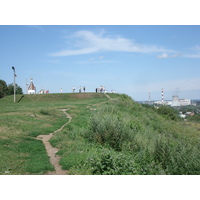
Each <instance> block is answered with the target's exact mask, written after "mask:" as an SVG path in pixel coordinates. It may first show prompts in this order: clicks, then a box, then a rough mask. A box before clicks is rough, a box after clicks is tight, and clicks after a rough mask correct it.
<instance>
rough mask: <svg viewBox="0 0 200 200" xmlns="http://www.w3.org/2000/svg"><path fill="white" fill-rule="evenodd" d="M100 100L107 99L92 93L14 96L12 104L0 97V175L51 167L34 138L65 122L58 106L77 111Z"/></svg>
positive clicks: (55, 128)
mask: <svg viewBox="0 0 200 200" xmlns="http://www.w3.org/2000/svg"><path fill="white" fill-rule="evenodd" d="M20 99H21V100H20ZM19 100H20V101H19ZM18 101H19V102H18ZM102 101H107V98H106V97H105V96H104V95H102V94H93V93H91V94H90V93H86V94H44V95H24V96H23V97H22V95H17V102H18V103H13V96H6V97H4V98H2V99H0V144H1V145H0V160H1V162H0V174H45V173H46V172H47V171H52V170H54V168H53V166H52V165H51V164H50V162H49V157H48V156H47V153H46V150H45V147H44V145H43V143H42V142H41V141H39V140H36V139H34V138H36V137H37V136H38V135H41V134H49V133H52V132H53V131H55V130H57V129H59V128H60V127H61V126H62V125H63V124H65V123H66V122H67V121H68V119H67V118H66V115H65V114H64V113H63V112H61V111H59V109H63V108H71V109H74V110H76V109H78V110H79V109H80V110H81V109H84V108H85V107H86V106H87V105H92V104H95V103H100V102H102ZM74 115H76V113H75V112H74Z"/></svg>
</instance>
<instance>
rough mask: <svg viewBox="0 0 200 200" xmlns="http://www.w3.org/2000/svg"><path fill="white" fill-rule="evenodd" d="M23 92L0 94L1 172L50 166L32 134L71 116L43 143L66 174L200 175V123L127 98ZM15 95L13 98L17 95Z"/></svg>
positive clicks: (38, 171)
mask: <svg viewBox="0 0 200 200" xmlns="http://www.w3.org/2000/svg"><path fill="white" fill-rule="evenodd" d="M110 96H111V97H112V99H113V100H112V101H111V100H109V99H108V98H107V97H106V96H105V95H103V94H96V93H86V94H83V93H82V94H78V93H77V94H45V95H24V97H23V98H22V99H21V101H20V102H19V103H16V104H14V103H13V96H8V97H5V98H3V99H0V144H1V145H0V151H1V154H0V159H1V160H2V162H0V174H45V173H46V172H47V171H51V170H53V166H52V165H51V164H50V163H49V158H48V156H47V154H46V151H45V148H44V145H43V144H42V142H41V141H38V140H36V139H35V137H36V136H38V135H40V134H49V133H50V132H53V131H55V130H57V129H58V128H60V127H61V126H62V125H63V124H64V123H66V122H67V120H68V119H66V116H65V115H64V113H63V112H60V111H59V109H64V108H69V110H68V111H67V112H68V113H69V114H70V115H71V116H72V117H73V118H72V121H71V123H70V124H68V125H67V126H66V127H65V128H64V129H63V130H62V131H60V132H57V133H56V134H55V135H54V137H53V138H51V140H50V142H51V144H52V145H53V146H55V147H57V148H58V149H60V150H59V152H58V154H59V155H60V156H61V160H60V164H61V165H62V168H63V169H66V170H69V173H70V174H102V175H113V174H124V175H125V174H128V175H129V174H139V175H140V174H141V175H146V174H174V175H175V174H198V175H199V174H200V155H199V150H200V140H199V138H200V133H199V128H200V125H199V124H198V123H196V122H195V123H194V122H183V121H180V120H179V119H178V120H177V118H176V117H175V115H176V113H175V112H173V110H171V109H168V108H161V109H160V110H159V111H158V110H155V109H153V108H151V107H148V106H147V107H145V106H142V105H140V104H138V103H136V102H134V101H133V100H132V99H131V98H130V97H128V96H126V95H118V94H110ZM17 98H18V99H20V96H18V97H17Z"/></svg>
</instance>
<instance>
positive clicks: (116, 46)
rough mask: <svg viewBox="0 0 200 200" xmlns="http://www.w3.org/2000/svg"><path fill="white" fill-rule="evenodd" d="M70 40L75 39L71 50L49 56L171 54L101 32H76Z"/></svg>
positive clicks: (161, 48)
mask: <svg viewBox="0 0 200 200" xmlns="http://www.w3.org/2000/svg"><path fill="white" fill-rule="evenodd" d="M70 39H75V42H74V46H73V47H72V48H70V49H69V48H68V49H64V50H61V51H58V52H56V53H52V54H51V56H72V55H82V54H91V53H95V52H101V51H117V52H133V53H155V52H171V51H172V50H168V49H165V48H164V47H159V46H157V45H147V44H138V43H136V42H135V41H133V40H130V39H126V38H123V37H120V36H112V37H111V36H106V35H105V33H104V32H103V31H102V32H100V33H98V34H96V33H93V32H91V31H78V32H75V33H74V35H73V36H72V37H71V38H70Z"/></svg>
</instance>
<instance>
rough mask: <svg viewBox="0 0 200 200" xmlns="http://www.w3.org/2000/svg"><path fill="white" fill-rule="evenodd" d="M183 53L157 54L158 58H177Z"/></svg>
mask: <svg viewBox="0 0 200 200" xmlns="http://www.w3.org/2000/svg"><path fill="white" fill-rule="evenodd" d="M180 55H181V54H180V53H176V54H168V53H162V54H160V55H158V56H157V58H160V59H162V58H177V57H179V56H180Z"/></svg>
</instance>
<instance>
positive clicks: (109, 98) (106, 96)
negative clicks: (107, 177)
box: [104, 93, 113, 101]
mask: <svg viewBox="0 0 200 200" xmlns="http://www.w3.org/2000/svg"><path fill="white" fill-rule="evenodd" d="M104 94H105V96H106V97H107V98H108V99H109V100H111V101H112V100H113V99H112V98H111V97H110V96H109V95H108V94H106V93H104Z"/></svg>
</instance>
